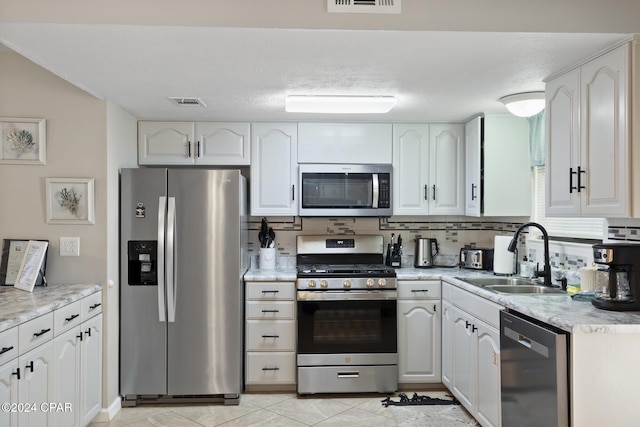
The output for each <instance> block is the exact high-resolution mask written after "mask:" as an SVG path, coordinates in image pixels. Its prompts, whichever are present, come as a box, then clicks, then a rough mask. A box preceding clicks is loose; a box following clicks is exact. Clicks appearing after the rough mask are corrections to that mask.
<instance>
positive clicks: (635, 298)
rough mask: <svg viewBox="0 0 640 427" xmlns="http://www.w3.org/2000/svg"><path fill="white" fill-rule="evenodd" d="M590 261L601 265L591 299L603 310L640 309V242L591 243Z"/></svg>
mask: <svg viewBox="0 0 640 427" xmlns="http://www.w3.org/2000/svg"><path fill="white" fill-rule="evenodd" d="M593 261H594V262H595V263H596V264H599V265H600V266H602V268H600V269H598V272H597V277H596V292H595V296H594V298H593V300H592V301H591V303H592V304H593V305H594V306H595V307H597V308H601V309H603V310H614V311H635V310H639V311H640V245H634V244H629V243H602V244H597V245H593Z"/></svg>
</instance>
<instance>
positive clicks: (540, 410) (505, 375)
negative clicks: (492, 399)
mask: <svg viewBox="0 0 640 427" xmlns="http://www.w3.org/2000/svg"><path fill="white" fill-rule="evenodd" d="M567 346H568V334H567V333H566V332H563V331H560V330H557V329H555V328H552V327H551V326H549V325H546V324H542V323H540V322H536V321H534V320H531V319H528V318H525V317H524V316H521V315H519V313H514V312H507V311H502V312H501V313H500V376H501V379H500V388H501V392H502V398H501V400H502V426H503V427H511V426H514V427H515V426H517V427H528V426H531V427H540V426H544V427H550V426H568V425H569V389H568V365H567Z"/></svg>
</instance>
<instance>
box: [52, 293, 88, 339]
mask: <svg viewBox="0 0 640 427" xmlns="http://www.w3.org/2000/svg"><path fill="white" fill-rule="evenodd" d="M81 313H82V302H81V301H75V302H72V303H71V304H69V305H65V306H64V307H61V308H59V309H57V310H56V311H54V312H53V335H54V336H58V335H60V334H61V333H63V332H65V331H68V330H69V329H71V328H73V327H74V326H76V325H79V324H80V323H82V317H81Z"/></svg>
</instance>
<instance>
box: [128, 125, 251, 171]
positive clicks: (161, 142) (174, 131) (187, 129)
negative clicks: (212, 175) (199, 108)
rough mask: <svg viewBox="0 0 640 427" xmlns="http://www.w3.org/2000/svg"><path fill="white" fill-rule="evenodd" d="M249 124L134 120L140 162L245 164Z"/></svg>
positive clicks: (158, 163)
mask: <svg viewBox="0 0 640 427" xmlns="http://www.w3.org/2000/svg"><path fill="white" fill-rule="evenodd" d="M250 129H251V125H250V124H249V123H222V122H220V123H218V122H153V121H140V122H138V164H140V165H221V166H225V165H238V166H242V165H249V163H250V161H251V153H250Z"/></svg>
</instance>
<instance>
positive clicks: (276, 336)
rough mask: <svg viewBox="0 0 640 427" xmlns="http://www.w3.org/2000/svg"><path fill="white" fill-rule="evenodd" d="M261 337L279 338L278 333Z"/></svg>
mask: <svg viewBox="0 0 640 427" xmlns="http://www.w3.org/2000/svg"><path fill="white" fill-rule="evenodd" d="M262 338H280V335H263V336H262Z"/></svg>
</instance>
